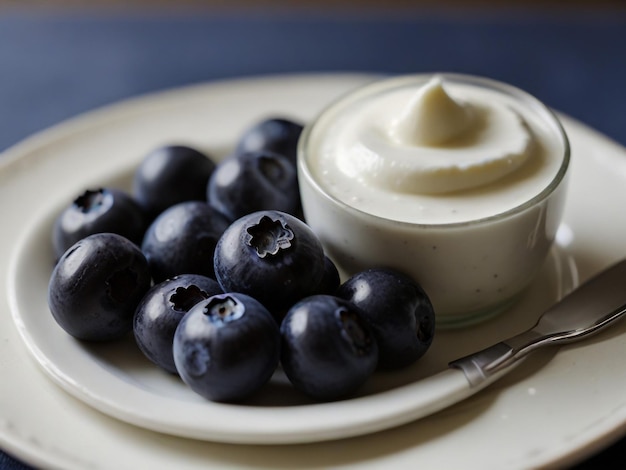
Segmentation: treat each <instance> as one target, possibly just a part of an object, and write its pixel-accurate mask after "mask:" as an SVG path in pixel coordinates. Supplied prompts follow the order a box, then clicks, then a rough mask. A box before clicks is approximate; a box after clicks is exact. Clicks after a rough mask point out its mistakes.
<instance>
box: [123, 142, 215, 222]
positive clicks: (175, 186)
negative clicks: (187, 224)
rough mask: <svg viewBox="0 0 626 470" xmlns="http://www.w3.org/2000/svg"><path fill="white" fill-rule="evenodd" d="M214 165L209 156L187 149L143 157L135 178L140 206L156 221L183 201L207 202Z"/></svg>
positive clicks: (169, 147)
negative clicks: (163, 213) (160, 215)
mask: <svg viewBox="0 0 626 470" xmlns="http://www.w3.org/2000/svg"><path fill="white" fill-rule="evenodd" d="M214 169H215V163H214V162H213V160H212V159H211V158H210V157H209V156H207V155H206V154H204V153H202V152H200V151H198V150H196V149H195V148H192V147H188V146H185V145H167V146H163V147H159V148H156V149H155V150H153V151H151V152H150V153H148V155H146V156H145V157H144V159H143V160H142V161H141V163H140V164H139V166H138V167H137V169H136V170H135V174H134V176H133V189H132V194H133V195H134V197H135V199H136V200H137V202H138V203H139V204H140V205H141V206H142V207H143V208H144V210H145V211H146V212H147V213H148V214H150V216H151V218H154V217H156V216H157V215H158V214H160V213H161V212H163V211H164V210H165V209H167V208H168V207H171V206H173V205H174V204H178V203H180V202H184V201H204V200H205V199H206V186H207V182H208V181H209V177H210V176H211V173H213V170H214Z"/></svg>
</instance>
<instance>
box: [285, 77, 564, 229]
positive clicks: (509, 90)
mask: <svg viewBox="0 0 626 470" xmlns="http://www.w3.org/2000/svg"><path fill="white" fill-rule="evenodd" d="M434 77H441V78H442V79H443V80H444V82H445V81H450V82H453V83H458V84H466V85H474V86H479V87H481V88H488V89H490V90H493V91H497V92H500V93H504V94H505V95H508V96H509V97H512V98H514V99H515V100H516V101H519V102H523V103H526V104H530V105H531V107H532V108H533V109H534V110H535V111H538V114H540V115H541V117H542V118H543V119H544V120H546V122H549V123H550V124H551V125H552V126H553V128H554V130H555V131H556V132H555V135H557V136H558V139H559V141H560V143H561V145H562V151H563V154H562V161H561V164H560V165H559V169H558V171H557V172H556V174H555V175H554V177H553V178H552V180H550V182H549V183H548V184H547V185H546V186H545V187H544V188H543V189H542V190H541V191H539V192H538V193H537V194H536V195H535V196H533V197H532V198H530V199H528V200H527V201H525V202H523V203H521V204H518V205H516V206H514V207H512V208H510V209H507V210H505V211H503V212H498V213H497V214H493V215H489V216H486V217H480V218H477V219H472V220H467V221H461V222H446V223H420V222H410V221H405V220H397V219H393V218H388V217H384V216H382V215H377V214H372V213H370V212H367V211H364V210H362V209H359V208H357V207H354V206H352V205H350V204H348V203H347V202H345V201H342V200H341V199H339V198H338V197H336V196H334V195H332V194H330V193H329V192H328V191H327V190H326V189H325V188H324V187H323V185H322V184H320V182H319V181H318V179H317V178H316V177H315V176H314V174H313V172H312V171H311V167H310V165H309V159H308V158H307V155H308V152H307V149H308V147H309V146H310V145H309V142H310V140H311V134H312V133H313V131H314V130H315V129H316V128H317V126H318V125H319V124H320V122H321V121H322V120H323V119H324V118H325V117H327V116H328V115H330V114H331V113H333V112H336V111H338V110H340V109H341V108H343V107H345V106H347V105H349V104H350V103H353V102H356V101H358V100H359V99H360V98H363V97H367V96H371V95H374V94H376V93H378V92H381V91H386V90H390V89H394V88H401V87H403V86H406V85H408V84H424V83H426V82H428V81H429V80H430V79H432V78H434ZM570 154H571V148H570V143H569V139H568V137H567V133H566V132H565V129H564V127H563V124H562V123H561V121H560V119H559V118H558V116H557V115H556V113H555V112H554V111H553V110H552V109H550V108H549V107H548V106H547V105H546V104H544V103H543V102H542V101H541V100H539V99H538V98H536V97H535V96H533V95H531V94H530V93H528V92H526V91H524V90H522V89H520V88H518V87H516V86H514V85H510V84H508V83H504V82H500V81H498V80H494V79H491V78H486V77H481V76H477V75H468V74H459V73H447V72H432V73H419V74H410V75H398V76H392V77H388V78H382V79H377V80H375V81H374V82H371V83H369V84H366V85H363V86H360V87H358V88H356V89H354V90H351V91H348V92H347V93H344V94H343V95H341V96H339V97H338V98H337V99H335V100H334V101H333V102H331V103H330V104H328V105H327V106H325V107H324V108H323V109H322V110H321V111H320V112H319V113H318V114H317V115H316V116H315V117H314V118H313V119H312V120H311V121H310V122H309V123H307V124H306V125H305V126H304V129H303V130H302V134H301V136H300V139H299V141H298V150H297V169H298V173H301V175H299V180H302V178H303V177H304V178H306V180H307V182H308V183H309V184H310V185H312V187H313V188H314V190H315V191H316V192H317V193H318V194H319V195H322V196H323V197H324V198H325V199H327V200H329V201H330V202H331V203H333V205H335V206H338V207H341V208H342V209H343V210H346V211H348V212H350V213H354V214H357V215H359V216H360V217H362V218H370V219H373V220H380V221H384V222H385V223H392V224H394V225H397V226H404V227H406V228H410V227H413V228H415V227H418V228H423V229H431V230H432V229H441V228H461V227H468V226H473V225H481V224H487V223H490V222H495V221H498V220H503V219H507V218H509V217H512V216H514V215H517V214H520V213H522V212H525V211H526V210H528V209H530V208H532V207H535V206H537V205H538V204H540V203H541V202H542V201H544V200H547V199H548V198H549V196H550V195H552V194H553V193H554V192H555V190H556V189H557V188H558V187H559V186H560V185H561V183H562V182H563V181H564V180H565V176H566V174H567V170H568V168H569V165H570V157H571V155H570ZM299 184H300V185H302V184H303V183H302V181H300V183H299Z"/></svg>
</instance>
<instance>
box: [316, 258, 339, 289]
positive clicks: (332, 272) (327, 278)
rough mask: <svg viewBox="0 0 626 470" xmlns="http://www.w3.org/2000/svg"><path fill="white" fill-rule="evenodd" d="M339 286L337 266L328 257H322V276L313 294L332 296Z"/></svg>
mask: <svg viewBox="0 0 626 470" xmlns="http://www.w3.org/2000/svg"><path fill="white" fill-rule="evenodd" d="M340 284H341V279H340V277H339V271H338V270H337V266H336V265H335V263H334V262H333V260H332V259H330V258H329V257H328V256H325V257H324V274H323V275H322V281H321V282H320V284H319V286H318V287H317V289H316V291H315V293H316V294H329V295H333V294H334V293H335V292H336V291H337V289H338V288H339V285H340Z"/></svg>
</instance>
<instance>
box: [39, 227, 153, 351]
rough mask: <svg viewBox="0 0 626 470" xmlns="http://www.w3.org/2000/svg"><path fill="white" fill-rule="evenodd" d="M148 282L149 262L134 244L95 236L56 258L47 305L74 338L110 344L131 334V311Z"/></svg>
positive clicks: (113, 236) (105, 235)
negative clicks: (111, 341)
mask: <svg viewBox="0 0 626 470" xmlns="http://www.w3.org/2000/svg"><path fill="white" fill-rule="evenodd" d="M150 284H151V280H150V272H149V269H148V263H147V262H146V259H145V257H144V256H143V254H142V253H141V251H140V250H139V248H138V247H137V245H135V244H134V243H132V242H130V241H129V240H128V239H126V238H124V237H122V236H120V235H117V234H114V233H98V234H94V235H90V236H88V237H86V238H83V239H82V240H80V241H78V242H77V243H76V244H75V245H73V246H72V247H70V248H69V249H68V250H67V251H66V252H65V253H64V254H63V256H61V258H60V259H59V261H58V263H57V264H56V266H55V268H54V270H53V272H52V276H51V277H50V282H49V285H48V305H49V307H50V311H51V312H52V315H53V316H54V319H55V320H56V321H57V323H58V324H59V325H60V326H61V327H62V328H63V329H64V330H65V331H66V332H68V333H69V334H70V335H72V336H74V337H75V338H78V339H81V340H90V341H107V340H113V339H117V338H120V337H122V336H124V335H125V334H126V333H128V332H130V331H132V327H133V325H132V323H133V314H134V312H135V308H136V307H137V305H138V304H139V302H140V301H141V299H142V297H143V296H144V294H145V293H146V292H147V291H148V289H149V288H150Z"/></svg>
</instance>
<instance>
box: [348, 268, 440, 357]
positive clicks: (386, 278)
mask: <svg viewBox="0 0 626 470" xmlns="http://www.w3.org/2000/svg"><path fill="white" fill-rule="evenodd" d="M337 295H338V296H339V297H342V298H344V299H347V300H349V301H350V302H352V303H354V304H355V305H357V306H358V307H359V308H360V309H361V310H362V311H363V313H364V314H365V317H366V319H367V320H368V322H369V323H370V325H371V326H372V329H373V330H374V334H375V335H376V340H377V342H378V347H379V349H380V357H379V365H380V367H381V368H385V369H398V368H401V367H406V366H408V365H410V364H412V363H414V362H415V361H416V360H417V359H419V358H420V357H422V356H423V355H424V353H425V352H426V351H427V350H428V348H429V347H430V345H431V343H432V341H433V337H434V334H435V312H434V310H433V306H432V304H431V302H430V299H429V298H428V296H427V295H426V293H425V292H424V290H423V289H422V288H421V286H419V285H418V284H417V283H416V282H415V281H413V279H411V278H410V277H408V276H405V275H404V274H401V273H398V272H396V271H394V270H390V269H369V270H366V271H363V272H360V273H357V274H355V275H354V276H352V277H351V278H350V279H348V280H347V281H346V282H345V283H343V284H342V285H341V286H340V287H339V290H338V291H337Z"/></svg>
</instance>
